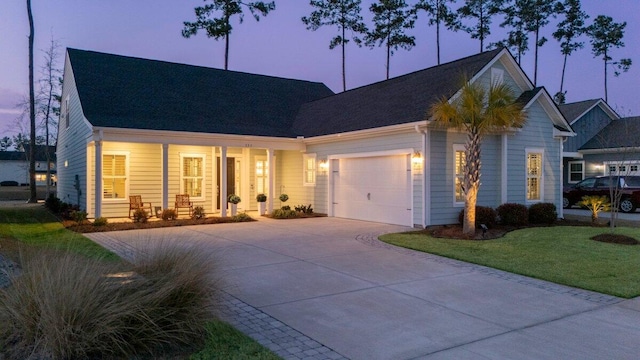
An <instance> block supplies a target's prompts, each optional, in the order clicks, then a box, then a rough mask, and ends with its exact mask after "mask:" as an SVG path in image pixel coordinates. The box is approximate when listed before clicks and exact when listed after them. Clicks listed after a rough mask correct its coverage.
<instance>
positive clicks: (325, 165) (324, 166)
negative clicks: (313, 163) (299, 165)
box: [318, 160, 329, 172]
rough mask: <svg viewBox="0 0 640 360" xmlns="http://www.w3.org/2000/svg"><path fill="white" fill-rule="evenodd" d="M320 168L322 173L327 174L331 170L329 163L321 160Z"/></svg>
mask: <svg viewBox="0 0 640 360" xmlns="http://www.w3.org/2000/svg"><path fill="white" fill-rule="evenodd" d="M318 167H319V168H320V171H322V172H326V171H327V170H329V161H327V160H320V163H319V164H318Z"/></svg>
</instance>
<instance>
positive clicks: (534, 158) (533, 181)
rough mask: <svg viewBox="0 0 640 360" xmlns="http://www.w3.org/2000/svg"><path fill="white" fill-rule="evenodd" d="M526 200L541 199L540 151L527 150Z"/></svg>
mask: <svg viewBox="0 0 640 360" xmlns="http://www.w3.org/2000/svg"><path fill="white" fill-rule="evenodd" d="M527 200H529V201H539V200H542V153H541V152H527Z"/></svg>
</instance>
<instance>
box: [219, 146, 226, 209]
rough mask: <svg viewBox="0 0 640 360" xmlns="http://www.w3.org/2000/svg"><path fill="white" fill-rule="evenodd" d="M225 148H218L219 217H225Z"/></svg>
mask: <svg viewBox="0 0 640 360" xmlns="http://www.w3.org/2000/svg"><path fill="white" fill-rule="evenodd" d="M227 196H228V195H227V147H226V146H222V147H220V216H221V217H227Z"/></svg>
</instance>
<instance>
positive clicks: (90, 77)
mask: <svg viewBox="0 0 640 360" xmlns="http://www.w3.org/2000/svg"><path fill="white" fill-rule="evenodd" d="M67 51H68V54H69V59H70V61H71V65H72V68H73V74H74V76H75V80H76V86H77V88H78V93H79V96H80V100H81V102H82V108H83V111H84V115H85V117H86V118H87V120H88V121H89V122H90V123H91V124H93V125H94V126H96V127H116V128H130V129H152V130H171V131H190V132H202V133H222V134H237V135H259V136H283V137H292V136H295V134H293V133H291V127H292V123H293V121H294V119H295V116H296V114H297V113H298V109H299V107H300V105H301V104H303V103H306V102H309V101H312V100H317V99H320V98H323V97H326V96H330V95H333V92H332V91H331V90H330V89H329V88H328V87H327V86H326V85H324V84H321V83H315V82H309V81H301V80H291V79H283V78H277V77H271V76H263V75H254V74H247V73H242V72H235V71H225V70H219V69H212V68H205V67H199V66H191V65H183V64H176V63H169V62H163V61H156V60H146V59H139V58H132V57H126V56H119V55H111V54H104V53H99V52H93V51H84V50H76V49H67Z"/></svg>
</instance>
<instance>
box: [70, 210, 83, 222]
mask: <svg viewBox="0 0 640 360" xmlns="http://www.w3.org/2000/svg"><path fill="white" fill-rule="evenodd" d="M71 219H72V220H73V221H75V222H76V223H78V224H83V223H84V222H85V221H87V212H86V211H81V210H73V211H72V212H71Z"/></svg>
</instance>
